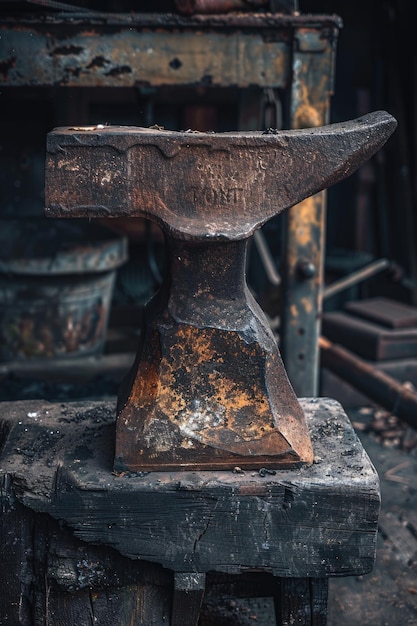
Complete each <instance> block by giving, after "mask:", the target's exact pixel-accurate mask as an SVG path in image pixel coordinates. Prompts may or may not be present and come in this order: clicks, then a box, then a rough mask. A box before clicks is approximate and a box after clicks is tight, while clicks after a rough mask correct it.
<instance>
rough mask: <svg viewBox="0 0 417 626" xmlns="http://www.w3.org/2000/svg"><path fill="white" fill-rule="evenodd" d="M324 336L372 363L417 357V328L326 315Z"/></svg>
mask: <svg viewBox="0 0 417 626" xmlns="http://www.w3.org/2000/svg"><path fill="white" fill-rule="evenodd" d="M323 335H324V336H325V337H327V338H328V339H330V341H333V342H334V343H339V344H340V345H342V346H345V347H347V348H349V350H352V351H353V352H356V354H358V355H359V356H362V357H363V358H365V359H369V360H371V361H383V360H385V359H387V360H388V359H407V358H414V357H417V328H398V329H391V328H387V327H384V326H380V325H379V324H376V323H374V322H370V321H368V320H364V319H360V318H359V317H354V316H353V315H348V314H347V313H339V312H336V313H326V314H325V315H323Z"/></svg>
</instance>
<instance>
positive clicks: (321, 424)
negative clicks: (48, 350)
mask: <svg viewBox="0 0 417 626" xmlns="http://www.w3.org/2000/svg"><path fill="white" fill-rule="evenodd" d="M301 404H302V407H303V409H304V411H305V414H306V419H307V424H308V428H309V432H310V435H311V438H312V442H313V447H314V454H315V459H314V463H313V465H312V466H310V467H302V468H300V469H294V470H279V471H274V470H263V471H262V470H260V471H245V472H244V471H242V470H240V469H239V468H237V467H236V468H234V470H233V471H212V472H187V471H181V472H150V473H149V472H136V473H135V472H132V473H129V472H125V473H121V474H118V473H114V472H112V464H113V454H114V449H113V448H114V429H115V422H114V419H115V402H113V401H106V402H97V401H95V402H91V401H83V402H72V403H71V402H68V403H59V404H53V403H47V402H44V401H23V402H10V403H3V404H2V405H1V406H0V413H1V432H2V434H3V437H2V443H3V445H2V453H1V457H0V467H1V485H2V491H1V496H2V498H1V504H2V511H3V513H2V516H1V517H0V527H1V533H0V537H1V539H0V541H1V550H0V554H1V557H0V558H1V561H0V562H1V568H0V571H1V574H0V577H1V580H0V583H1V584H0V605H1V606H2V610H3V614H4V615H7V619H8V621H6V622H4V623H7V624H17V623H21V621H18V620H22V619H23V617H22V616H24V618H25V619H24V623H27V624H34V625H35V626H38V624H43V623H45V622H46V623H48V624H50V625H51V626H58V624H75V623H76V624H77V625H78V626H84V625H86V626H87V624H91V623H92V620H93V621H94V619H95V621H96V623H99V624H100V625H106V624H109V625H110V624H112V625H114V624H116V623H117V624H121V623H131V624H135V625H139V624H150V623H152V624H155V625H160V626H162V625H163V624H169V623H170V624H171V625H173V626H178V625H179V624H182V625H184V626H191V625H196V624H197V620H198V616H199V613H200V608H201V605H202V603H204V591H205V588H206V586H207V588H208V587H209V586H210V584H211V583H212V582H213V580H214V579H215V576H223V577H224V578H225V579H226V580H227V577H229V582H230V580H232V581H233V585H234V589H235V591H236V590H238V589H239V584H240V585H241V587H244V589H245V591H244V593H246V594H247V595H250V594H251V593H253V594H254V595H271V596H274V598H275V611H276V617H277V623H278V624H294V623H296V624H305V625H312V624H315V625H318V624H323V625H324V624H325V623H326V599H327V580H328V578H329V577H332V576H352V575H362V574H365V573H367V572H369V571H370V570H371V569H372V566H373V562H374V554H375V546H376V537H377V518H378V511H379V505H380V501H379V481H378V476H377V474H376V472H375V470H374V468H373V466H372V464H371V463H370V461H369V459H368V456H367V454H366V452H365V451H364V449H363V447H362V445H361V444H360V442H359V440H358V438H357V436H356V434H355V432H354V430H353V428H352V426H351V424H350V422H349V420H348V418H347V417H346V415H345V413H344V411H343V409H342V408H341V406H340V405H339V404H338V403H337V402H335V401H333V400H329V399H314V400H312V399H304V400H301ZM239 580H241V581H242V582H241V583H239V582H238V581H239ZM248 580H249V582H248ZM236 593H237V591H236ZM241 593H242V590H241ZM203 608H204V604H203Z"/></svg>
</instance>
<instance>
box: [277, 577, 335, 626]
mask: <svg viewBox="0 0 417 626" xmlns="http://www.w3.org/2000/svg"><path fill="white" fill-rule="evenodd" d="M327 592H328V580H327V578H281V579H280V583H279V584H278V585H277V593H276V595H275V596H274V603H275V614H276V621H277V626H290V624H291V625H294V624H297V625H298V626H326V623H327Z"/></svg>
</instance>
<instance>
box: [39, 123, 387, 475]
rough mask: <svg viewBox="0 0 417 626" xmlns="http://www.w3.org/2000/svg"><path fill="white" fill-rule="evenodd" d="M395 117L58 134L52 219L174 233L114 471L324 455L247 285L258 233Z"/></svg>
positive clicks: (254, 465) (148, 318)
mask: <svg viewBox="0 0 417 626" xmlns="http://www.w3.org/2000/svg"><path fill="white" fill-rule="evenodd" d="M395 125H396V123H395V120H394V119H393V118H392V117H391V116H390V115H388V114H387V113H384V112H380V113H374V114H371V115H368V116H365V117H364V118H360V119H359V120H356V121H353V122H348V123H346V124H335V125H330V126H325V127H322V128H314V129H309V130H295V131H273V132H272V133H260V132H252V133H221V134H214V133H213V134H212V133H185V132H184V133H177V132H171V131H164V130H154V129H144V128H131V127H104V128H98V127H86V128H67V129H56V130H55V131H53V132H52V133H50V135H49V138H48V155H47V171H46V205H47V207H46V212H47V214H48V215H53V216H68V217H123V216H125V217H139V216H140V217H148V218H150V219H152V220H154V221H156V222H157V223H159V224H160V226H161V227H162V228H163V230H164V231H165V235H166V239H167V249H168V256H169V270H168V272H167V275H166V278H165V282H164V285H163V286H162V288H161V290H160V291H159V292H158V293H157V294H156V295H155V297H154V298H153V299H152V300H151V302H150V303H149V304H148V305H147V307H146V309H145V314H144V321H143V326H142V334H141V344H140V347H139V351H138V355H137V359H136V361H135V364H134V366H133V367H132V370H131V372H130V374H129V376H128V377H127V379H126V381H125V383H124V385H123V387H122V390H121V392H120V394H119V403H118V421H117V433H116V457H115V469H116V470H125V469H128V470H132V471H141V470H152V469H155V470H156V469H158V470H161V469H166V470H174V469H233V468H234V467H236V466H239V467H240V468H242V469H258V468H260V467H275V466H276V467H294V466H298V465H300V464H302V463H307V464H308V463H311V462H312V460H313V450H312V446H311V441H310V438H309V435H308V432H307V429H306V425H305V421H304V416H303V413H302V410H301V408H300V404H299V402H298V400H297V398H296V397H295V394H294V391H293V389H292V387H291V385H290V383H289V381H288V378H287V376H286V373H285V369H284V366H283V364H282V360H281V357H280V354H279V351H278V348H277V345H276V342H275V340H274V337H273V335H272V333H271V331H270V329H269V327H268V323H267V321H266V319H265V318H264V315H263V313H262V311H261V310H260V308H259V307H258V305H257V304H256V303H255V301H254V300H253V298H252V296H251V295H250V293H249V290H248V289H247V286H246V281H245V254H246V243H247V238H248V237H249V236H250V235H251V233H252V232H253V231H254V230H255V229H256V228H257V227H259V226H260V225H261V224H263V223H264V222H266V221H267V220H268V219H270V218H271V217H273V216H275V215H277V214H278V213H280V212H281V211H283V210H285V209H286V208H288V207H290V206H292V205H294V204H296V203H297V202H299V201H301V200H302V199H303V198H305V197H307V196H309V195H311V194H313V193H315V192H317V191H320V190H321V189H323V188H325V187H327V186H329V185H331V184H334V183H335V182H337V181H338V180H341V179H342V178H345V177H346V176H348V175H349V174H351V173H352V172H353V171H355V170H356V169H357V168H358V167H359V165H361V164H362V163H363V162H364V161H365V160H367V159H368V158H369V157H370V156H371V155H372V154H373V153H374V152H376V150H377V149H378V148H379V147H381V146H382V145H383V144H384V143H385V141H386V139H387V138H388V137H389V136H390V134H391V133H392V132H393V130H394V128H395Z"/></svg>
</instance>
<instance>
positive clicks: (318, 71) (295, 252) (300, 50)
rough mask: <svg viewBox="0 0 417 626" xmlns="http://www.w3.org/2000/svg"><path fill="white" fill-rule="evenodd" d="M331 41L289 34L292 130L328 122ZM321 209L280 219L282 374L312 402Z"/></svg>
mask: <svg viewBox="0 0 417 626" xmlns="http://www.w3.org/2000/svg"><path fill="white" fill-rule="evenodd" d="M337 35H338V31H337V29H330V30H329V29H321V28H300V29H296V30H295V34H294V46H293V60H292V68H293V76H292V82H291V102H290V108H291V110H290V116H291V126H292V127H294V128H307V127H313V126H321V125H323V124H326V123H327V122H328V120H329V113H330V95H331V94H332V92H333V77H334V57H335V47H336V41H337ZM325 204H326V196H325V192H321V193H320V194H317V195H315V196H313V197H310V198H307V199H306V200H304V201H303V202H301V203H300V204H298V205H297V206H294V207H293V208H291V209H290V210H289V211H288V213H287V215H286V229H285V242H284V262H283V272H282V278H283V310H282V326H281V332H280V337H281V341H282V354H283V359H284V362H285V366H286V369H287V373H288V375H289V378H290V381H291V383H292V385H293V387H294V389H295V392H296V394H297V395H299V396H315V395H317V391H318V357H319V350H318V337H319V333H320V314H321V308H322V302H321V300H322V282H323V264H324V240H325Z"/></svg>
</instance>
